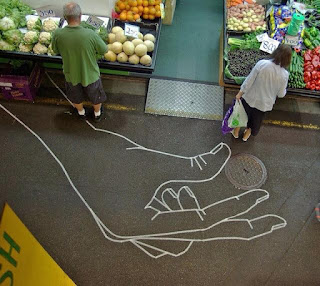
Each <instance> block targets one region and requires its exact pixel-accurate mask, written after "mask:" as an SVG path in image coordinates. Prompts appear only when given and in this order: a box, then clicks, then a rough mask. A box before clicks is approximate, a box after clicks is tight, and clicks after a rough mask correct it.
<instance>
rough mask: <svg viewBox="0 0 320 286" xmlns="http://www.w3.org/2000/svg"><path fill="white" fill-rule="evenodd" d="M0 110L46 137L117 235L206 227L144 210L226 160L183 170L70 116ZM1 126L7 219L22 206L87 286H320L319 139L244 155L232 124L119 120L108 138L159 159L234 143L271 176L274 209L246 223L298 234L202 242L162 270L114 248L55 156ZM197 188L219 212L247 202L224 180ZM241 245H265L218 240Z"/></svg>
mask: <svg viewBox="0 0 320 286" xmlns="http://www.w3.org/2000/svg"><path fill="white" fill-rule="evenodd" d="M0 103H1V104H3V105H4V106H5V107H6V108H7V109H9V110H10V111H11V112H12V113H13V114H15V115H16V116H17V117H18V118H19V119H21V120H22V121H23V122H25V123H26V124H27V125H28V126H29V127H30V128H31V129H33V130H34V131H35V132H36V133H37V134H38V135H39V136H41V138H42V139H43V140H44V141H45V142H46V143H47V145H48V146H49V147H50V148H51V149H52V151H53V152H54V153H55V154H56V156H57V157H58V158H59V159H60V161H61V162H62V163H63V164H64V166H65V168H66V170H67V171H68V172H69V174H70V176H71V178H72V180H73V182H74V183H75V185H76V186H77V188H78V189H79V191H80V192H81V194H82V195H83V197H84V198H85V199H86V201H87V202H88V203H89V204H90V206H91V207H92V209H93V210H94V211H95V212H96V214H97V215H98V216H99V217H100V219H101V220H102V221H103V222H104V223H105V224H106V225H107V226H108V227H109V228H110V229H111V230H112V231H113V232H115V233H116V234H121V235H137V234H146V233H158V232H165V231H168V229H170V230H172V229H174V230H179V229H181V228H183V227H190V228H197V227H199V225H200V224H202V222H201V221H200V220H199V217H193V218H189V217H184V216H181V217H179V218H173V219H172V218H169V219H168V218H166V217H164V218H163V217H161V218H160V219H159V220H157V219H156V220H155V221H151V217H152V216H153V215H154V213H153V212H152V211H151V210H144V209H143V208H144V206H145V205H146V204H147V203H148V201H149V200H150V199H151V197H152V195H153V193H154V191H155V189H156V188H157V187H158V186H159V185H160V184H161V183H163V182H165V181H167V180H172V179H195V180H198V179H205V178H208V177H210V176H212V174H214V173H215V172H216V171H217V170H218V168H219V167H220V165H221V163H222V162H223V160H224V159H225V158H226V152H225V151H224V150H223V151H221V152H219V153H218V155H216V156H208V158H206V160H207V162H208V165H207V167H206V168H205V169H204V170H203V171H200V170H197V169H196V168H193V169H192V168H191V167H190V163H189V162H185V161H184V160H181V159H173V158H169V157H164V156H161V155H157V154H154V153H149V152H145V151H142V150H135V151H127V150H126V148H127V147H131V144H129V143H128V142H127V141H124V140H123V139H121V138H119V137H116V136H113V135H110V134H104V133H99V132H96V131H93V130H92V129H90V127H89V126H88V125H87V124H86V123H85V122H83V121H79V120H78V119H77V118H75V117H74V116H71V115H69V114H67V113H65V111H66V110H67V108H66V107H61V106H60V107H57V106H46V105H32V104H25V103H8V102H5V101H1V102H0ZM278 116H279V115H278ZM315 118H316V117H314V119H315ZM0 120H1V125H0V146H1V152H0V162H1V164H0V207H1V208H2V206H3V204H4V202H8V203H9V204H10V206H11V207H12V208H13V209H14V211H15V212H16V213H17V215H18V216H19V217H20V218H21V220H22V221H23V222H24V223H25V225H26V226H27V227H28V228H29V230H30V231H31V232H32V233H33V235H34V236H35V237H36V238H37V239H38V241H39V242H40V243H41V244H42V246H43V247H44V248H45V249H46V250H47V251H48V253H49V254H50V255H51V256H52V257H53V258H54V259H55V261H56V262H57V263H58V264H59V265H60V266H61V267H62V269H63V270H64V271H65V272H66V273H67V274H68V275H69V276H70V278H71V279H73V280H74V282H75V283H76V284H77V285H85V286H87V285H319V284H320V270H319V269H320V268H319V266H320V264H319V255H320V247H319V238H320V223H318V222H317V221H316V219H315V214H314V207H315V205H316V204H317V203H318V201H319V200H320V193H319V186H320V177H319V174H320V132H319V131H310V130H303V129H295V128H283V127H277V126H270V125H264V126H263V127H262V130H261V133H260V134H259V135H258V136H257V137H256V138H250V140H249V141H248V142H247V143H243V142H242V141H241V140H235V139H233V138H231V137H230V136H223V135H221V132H220V125H221V123H220V122H214V121H204V120H194V119H183V118H171V117H164V116H151V115H145V114H143V113H141V112H117V111H109V112H108V113H107V116H106V119H105V120H103V121H102V122H100V123H98V124H95V126H96V127H99V128H103V129H107V130H110V131H113V132H117V133H119V134H122V135H124V136H126V137H128V138H130V139H131V140H133V141H135V142H137V143H139V144H141V145H143V146H145V147H148V148H152V149H156V150H161V151H164V152H171V153H176V154H180V155H184V156H194V155H196V154H199V153H204V152H207V151H210V150H211V149H212V148H213V147H214V146H216V145H217V144H218V143H220V142H225V143H227V144H228V145H229V146H230V147H231V149H232V154H233V155H235V154H238V153H243V152H245V153H250V154H252V155H255V156H257V157H258V158H259V159H261V160H262V161H263V162H264V164H265V166H266V168H267V170H268V179H267V182H266V184H265V185H264V186H263V188H264V189H265V190H267V191H268V192H269V193H270V198H269V200H267V201H265V202H264V203H263V204H260V205H258V206H257V207H256V208H255V209H254V210H252V211H251V212H250V214H248V215H247V216H246V218H254V217H257V216H261V215H265V214H277V215H279V216H282V217H283V218H285V219H286V220H287V222H288V225H287V226H286V227H285V228H283V229H280V230H277V231H275V232H273V233H271V234H269V235H267V236H264V237H261V238H258V239H256V240H252V241H238V240H222V241H211V242H199V243H194V244H193V245H192V247H191V248H190V249H189V251H188V252H187V253H185V254H184V255H182V256H180V257H177V258H174V257H171V256H165V257H162V258H159V259H153V258H151V257H149V256H147V255H146V254H145V253H143V252H142V251H141V250H140V249H138V248H137V247H136V246H134V245H133V244H132V243H130V242H128V243H116V242H111V241H109V240H107V239H106V238H104V237H103V235H102V234H101V232H100V230H99V228H98V227H97V224H96V223H95V221H94V220H93V218H92V216H91V214H90V212H89V211H88V210H87V209H86V207H85V206H84V204H83V203H82V202H81V200H80V199H79V197H78V196H77V195H76V194H75V192H74V191H73V190H72V188H71V187H70V185H69V183H68V181H67V180H66V177H65V176H64V174H63V172H62V171H61V169H60V167H59V166H58V164H57V163H56V161H54V160H53V158H52V156H51V155H49V153H48V152H47V150H46V149H45V148H44V147H43V146H42V145H41V144H40V143H39V141H38V140H37V139H36V138H35V137H34V136H33V135H31V134H30V133H29V132H28V131H27V130H26V129H25V128H24V127H22V126H21V125H20V124H19V123H18V122H17V121H15V120H14V119H13V118H12V117H10V116H9V115H8V114H7V113H5V112H4V111H2V110H0ZM173 187H177V186H173ZM192 188H193V191H194V192H195V193H196V194H198V195H199V199H201V200H202V201H203V202H208V203H209V202H213V201H215V200H220V199H223V198H227V197H230V196H235V195H239V194H240V193H241V192H242V191H240V190H237V189H235V188H234V187H233V186H232V185H231V184H230V182H229V181H228V180H227V178H226V176H225V174H224V172H222V173H221V174H220V175H219V176H218V177H217V178H216V179H215V180H214V181H210V182H208V183H204V184H198V185H196V186H192ZM248 200H249V198H248ZM246 203H247V202H246V201H244V202H243V204H244V205H245V204H246ZM239 207H240V209H241V207H242V206H232V205H228V206H225V207H222V208H220V210H219V211H218V212H216V213H213V220H214V219H217V218H220V217H221V216H226V215H230V213H232V212H234V211H237V209H238V208H239ZM270 223H271V222H270V221H269V222H267V223H265V224H261V225H259V226H257V229H258V231H261V230H266V229H268V227H270ZM237 233H241V234H243V235H245V236H246V235H247V236H250V235H252V234H253V233H251V232H250V231H249V232H248V231H246V229H244V228H243V226H238V225H234V226H233V225H232V227H231V228H230V229H228V228H227V227H226V228H224V227H220V228H219V229H217V230H216V232H213V233H210V234H209V235H212V236H214V235H218V236H225V235H234V234H237ZM205 235H206V234H203V235H201V238H205ZM162 246H163V247H164V248H165V249H170V250H172V251H173V252H175V251H178V250H179V249H181V248H183V247H184V245H180V244H179V243H178V244H174V243H170V242H163V245H162Z"/></svg>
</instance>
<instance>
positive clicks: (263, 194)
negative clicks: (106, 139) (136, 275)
mask: <svg viewBox="0 0 320 286" xmlns="http://www.w3.org/2000/svg"><path fill="white" fill-rule="evenodd" d="M0 108H1V109H3V110H4V111H5V112H6V113H7V114H9V115H10V116H11V117H12V118H14V119H15V120H16V121H17V122H19V123H20V124H21V125H22V126H23V127H24V128H25V129H27V130H28V131H29V132H30V133H31V134H32V135H33V136H35V137H36V138H37V140H39V141H40V143H41V144H42V145H43V146H44V147H45V148H46V149H47V151H48V152H49V153H50V155H51V156H52V157H53V158H54V160H55V161H56V162H57V163H58V165H59V166H60V168H61V169H62V171H63V173H64V175H65V176H66V178H67V180H68V182H69V184H70V185H71V187H72V189H73V190H74V191H75V193H76V194H77V195H78V197H79V198H80V200H81V201H82V202H83V204H84V205H85V206H86V208H87V209H88V210H89V212H90V213H91V215H92V216H93V218H94V220H95V222H96V223H97V225H98V227H99V229H100V231H101V232H102V234H103V235H104V237H105V238H107V239H108V240H110V241H113V242H118V243H124V242H131V243H132V244H133V245H135V246H136V247H138V248H139V249H140V250H142V251H143V252H144V253H146V254H147V255H148V256H150V257H152V258H159V257H162V256H165V255H170V256H173V257H178V256H180V255H182V254H184V253H186V252H187V251H188V250H189V249H190V247H191V246H192V244H193V243H194V242H207V241H214V240H243V241H250V240H253V239H256V238H259V237H262V236H264V235H267V234H270V233H272V232H273V231H275V230H278V229H281V228H284V227H285V226H286V225H287V222H286V220H285V219H284V218H282V217H280V216H277V215H273V214H266V215H262V216H260V217H256V218H254V219H250V220H249V219H244V218H238V217H239V216H242V215H244V214H247V213H248V212H249V211H250V210H252V209H253V208H254V207H256V206H257V205H258V204H260V203H262V202H263V201H265V200H267V199H269V193H268V192H267V191H265V190H261V189H256V190H250V191H247V192H244V193H242V194H240V195H237V196H232V197H229V198H226V199H224V200H220V201H218V202H214V203H211V204H208V205H206V206H202V207H201V206H200V204H199V202H198V199H197V197H196V195H195V193H194V192H193V191H192V190H191V188H190V187H189V185H185V186H183V187H181V188H180V189H179V190H177V191H176V190H174V189H173V188H171V187H170V184H173V183H183V184H191V183H193V184H199V183H203V182H208V181H212V180H213V179H214V178H215V177H216V176H218V175H219V174H220V173H221V172H222V170H223V168H224V166H225V164H226V163H227V162H228V160H229V159H230V156H231V149H230V147H229V146H228V145H227V144H225V143H220V144H218V145H217V146H216V147H215V148H213V149H212V150H211V151H210V152H209V153H210V155H215V154H217V153H218V152H219V151H221V150H222V149H223V148H224V147H225V148H226V149H227V150H228V156H227V158H226V160H225V162H224V163H223V164H222V166H221V168H220V169H219V170H218V172H217V173H216V174H215V175H214V176H212V177H211V178H207V179H204V180H170V181H167V182H164V183H163V184H161V185H160V186H159V187H158V188H157V190H156V191H155V192H154V195H153V197H152V198H151V200H150V201H149V203H148V204H147V205H146V206H145V209H151V210H153V211H155V212H156V214H155V215H154V216H153V217H152V218H151V219H152V220H154V219H155V218H156V217H157V216H159V215H163V214H166V216H168V215H170V221H172V219H174V215H176V214H178V213H181V212H183V213H184V214H186V215H188V214H190V213H191V214H192V213H196V214H197V215H198V216H199V218H200V219H199V222H200V223H201V222H202V221H204V220H205V219H204V217H205V216H207V211H209V210H211V208H216V207H219V206H220V205H223V204H224V203H227V202H228V203H229V202H230V201H232V202H234V204H235V206H237V202H238V201H240V202H241V203H243V202H244V203H245V199H242V200H241V198H243V197H244V198H245V197H246V196H249V195H251V194H252V193H256V194H259V198H258V199H256V201H255V202H254V203H252V202H251V203H250V202H249V203H247V205H246V208H247V209H245V210H244V211H241V212H239V213H237V214H235V215H231V216H229V217H226V218H224V219H222V220H220V221H217V222H216V223H213V224H212V225H209V226H207V227H203V226H202V227H199V228H196V229H185V230H181V231H168V232H165V233H152V234H143V235H135V236H122V235H117V234H115V233H114V232H113V231H111V230H110V229H109V228H108V227H107V226H106V225H104V224H103V222H102V221H101V220H100V218H99V217H98V216H97V214H96V213H95V212H94V211H93V210H92V208H91V207H90V206H89V204H88V203H87V202H86V200H85V199H84V197H83V196H82V195H81V193H80V192H79V190H78V189H77V187H76V186H75V185H74V183H73V181H72V179H71V178H70V175H69V173H68V172H67V170H66V169H65V167H64V165H63V164H62V163H61V161H60V160H59V159H58V157H57V156H56V155H55V154H54V153H53V151H52V150H51V149H50V148H49V147H48V145H47V144H46V143H45V142H44V141H43V140H42V138H41V137H40V136H39V135H38V134H37V133H35V132H34V131H33V130H32V129H31V128H30V127H28V126H27V125H26V124H25V123H24V122H22V121H21V120H20V119H19V118H17V117H16V116H15V115H14V114H12V113H11V112H10V111H9V110H8V109H6V108H5V107H4V106H3V105H1V104H0ZM89 125H90V127H91V128H94V130H95V131H101V130H102V129H96V128H95V127H94V126H92V125H91V124H89ZM105 132H107V133H109V134H113V135H116V136H118V137H121V138H123V139H125V140H126V141H128V142H131V143H133V146H134V147H133V149H139V150H145V151H148V152H154V153H158V154H161V155H164V156H174V155H173V154H170V153H163V152H161V151H157V150H151V149H148V148H145V147H143V146H141V145H138V144H136V143H135V142H133V141H132V140H130V139H129V138H127V137H125V136H123V135H121V134H117V133H114V132H110V131H108V130H105ZM129 150H130V148H129ZM209 153H206V154H209ZM177 156H178V157H179V158H180V156H179V155H177ZM198 156H199V157H200V158H201V155H198ZM185 158H187V157H185ZM189 159H190V158H189ZM190 160H191V159H190ZM201 160H202V161H203V162H204V163H205V160H204V159H203V158H201ZM191 162H192V160H191ZM182 193H186V194H187V195H188V196H189V198H191V199H193V202H194V204H195V207H194V208H187V209H184V207H183V203H182V201H181V194H182ZM166 194H169V195H171V196H172V198H174V199H175V200H176V201H177V202H178V204H179V206H180V209H179V210H175V209H172V208H171V206H170V203H169V202H166V200H165V198H164V195H166ZM208 214H209V215H208V217H206V220H208V221H209V223H210V219H212V217H211V218H210V213H208ZM270 219H277V223H274V224H273V225H272V226H271V228H269V230H268V228H266V229H265V228H264V227H263V232H261V230H260V233H259V230H258V231H256V232H254V231H255V227H254V225H255V224H256V223H257V222H261V221H262V222H261V223H262V224H263V223H264V224H266V222H267V223H270ZM230 223H231V224H230ZM233 224H238V225H241V226H243V225H244V226H245V227H246V230H247V231H248V236H246V235H245V236H241V235H240V234H239V235H240V236H237V235H236V234H234V235H233V236H219V235H217V236H216V237H208V238H204V239H199V236H198V235H199V234H203V233H204V232H207V231H208V232H209V231H211V230H212V229H213V228H214V227H216V226H218V225H223V226H225V228H226V229H228V228H231V229H232V230H234V228H233ZM192 235H194V236H193V237H192ZM159 241H166V242H167V243H169V242H172V241H173V242H180V243H181V244H182V243H183V245H182V246H183V248H184V249H183V250H182V251H181V250H177V251H176V252H174V251H172V250H166V249H165V248H166V247H165V246H163V247H158V246H154V245H153V243H154V242H159ZM186 244H187V245H186ZM151 250H152V251H151ZM155 252H156V253H157V254H155Z"/></svg>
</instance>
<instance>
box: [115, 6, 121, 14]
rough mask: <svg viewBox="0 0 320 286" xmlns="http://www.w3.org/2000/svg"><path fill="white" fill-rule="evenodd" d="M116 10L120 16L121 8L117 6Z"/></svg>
mask: <svg viewBox="0 0 320 286" xmlns="http://www.w3.org/2000/svg"><path fill="white" fill-rule="evenodd" d="M114 10H115V11H116V12H117V13H118V14H119V13H120V12H121V10H120V8H119V6H116V7H115V8H114Z"/></svg>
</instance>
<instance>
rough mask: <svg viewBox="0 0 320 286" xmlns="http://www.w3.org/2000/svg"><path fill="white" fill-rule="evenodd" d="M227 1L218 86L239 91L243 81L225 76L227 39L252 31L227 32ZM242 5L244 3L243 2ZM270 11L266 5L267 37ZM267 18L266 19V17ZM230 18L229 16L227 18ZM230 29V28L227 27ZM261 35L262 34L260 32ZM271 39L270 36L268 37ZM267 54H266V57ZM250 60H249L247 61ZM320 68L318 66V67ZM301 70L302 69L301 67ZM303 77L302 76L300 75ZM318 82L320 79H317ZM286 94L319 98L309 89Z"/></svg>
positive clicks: (269, 32)
mask: <svg viewBox="0 0 320 286" xmlns="http://www.w3.org/2000/svg"><path fill="white" fill-rule="evenodd" d="M226 2H227V1H224V29H223V32H222V34H221V39H220V74H221V78H220V85H223V86H225V87H229V88H234V89H239V88H240V85H241V83H242V81H243V78H242V80H241V79H240V78H236V79H232V78H230V76H227V75H226V74H228V72H229V70H228V69H226V68H227V66H228V62H230V60H229V59H228V57H227V53H228V51H229V49H230V45H229V44H228V39H229V38H233V39H241V38H242V39H243V35H245V34H247V35H248V34H249V33H252V32H253V31H247V32H245V31H229V30H228V28H227V27H228V14H227V13H228V8H227V3H226ZM244 4H247V3H245V1H244ZM270 10H271V5H267V6H266V7H265V11H268V12H266V14H267V15H265V17H266V18H265V20H266V24H267V26H266V31H265V32H266V33H268V35H269V36H270V35H271V34H272V33H271V23H270V17H269V15H268V14H269V13H270ZM267 16H268V17H267ZM229 17H230V16H229ZM229 27H230V26H229ZM260 33H263V32H260ZM270 37H271V36H270ZM302 45H303V48H304V49H306V47H305V46H304V44H302ZM238 52H241V51H238ZM267 55H268V54H266V56H267ZM248 60H250V59H248ZM319 67H320V65H319ZM302 69H303V67H302ZM302 76H303V75H302ZM319 80H320V78H319ZM287 93H288V94H289V95H296V96H305V97H315V98H319V97H320V91H319V90H311V89H306V88H292V87H288V88H287Z"/></svg>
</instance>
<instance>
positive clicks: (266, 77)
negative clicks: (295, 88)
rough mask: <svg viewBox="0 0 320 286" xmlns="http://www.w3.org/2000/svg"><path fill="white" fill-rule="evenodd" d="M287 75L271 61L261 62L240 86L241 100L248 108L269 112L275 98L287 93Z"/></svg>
mask: <svg viewBox="0 0 320 286" xmlns="http://www.w3.org/2000/svg"><path fill="white" fill-rule="evenodd" d="M288 79H289V73H288V72H287V71H286V70H285V69H284V68H282V67H280V66H279V65H276V64H275V63H274V62H272V60H261V61H259V62H258V63H257V64H256V65H255V67H254V68H253V69H252V71H251V72H250V74H249V75H248V76H247V78H246V80H245V81H244V82H243V84H242V85H241V89H240V90H241V91H242V92H243V93H244V94H243V96H242V97H243V98H244V99H245V101H246V102H247V103H248V104H249V106H251V107H254V108H257V109H259V110H260V111H270V110H272V107H273V105H274V103H275V101H276V99H277V97H284V96H285V95H286V93H287V90H286V88H287V84H288Z"/></svg>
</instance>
